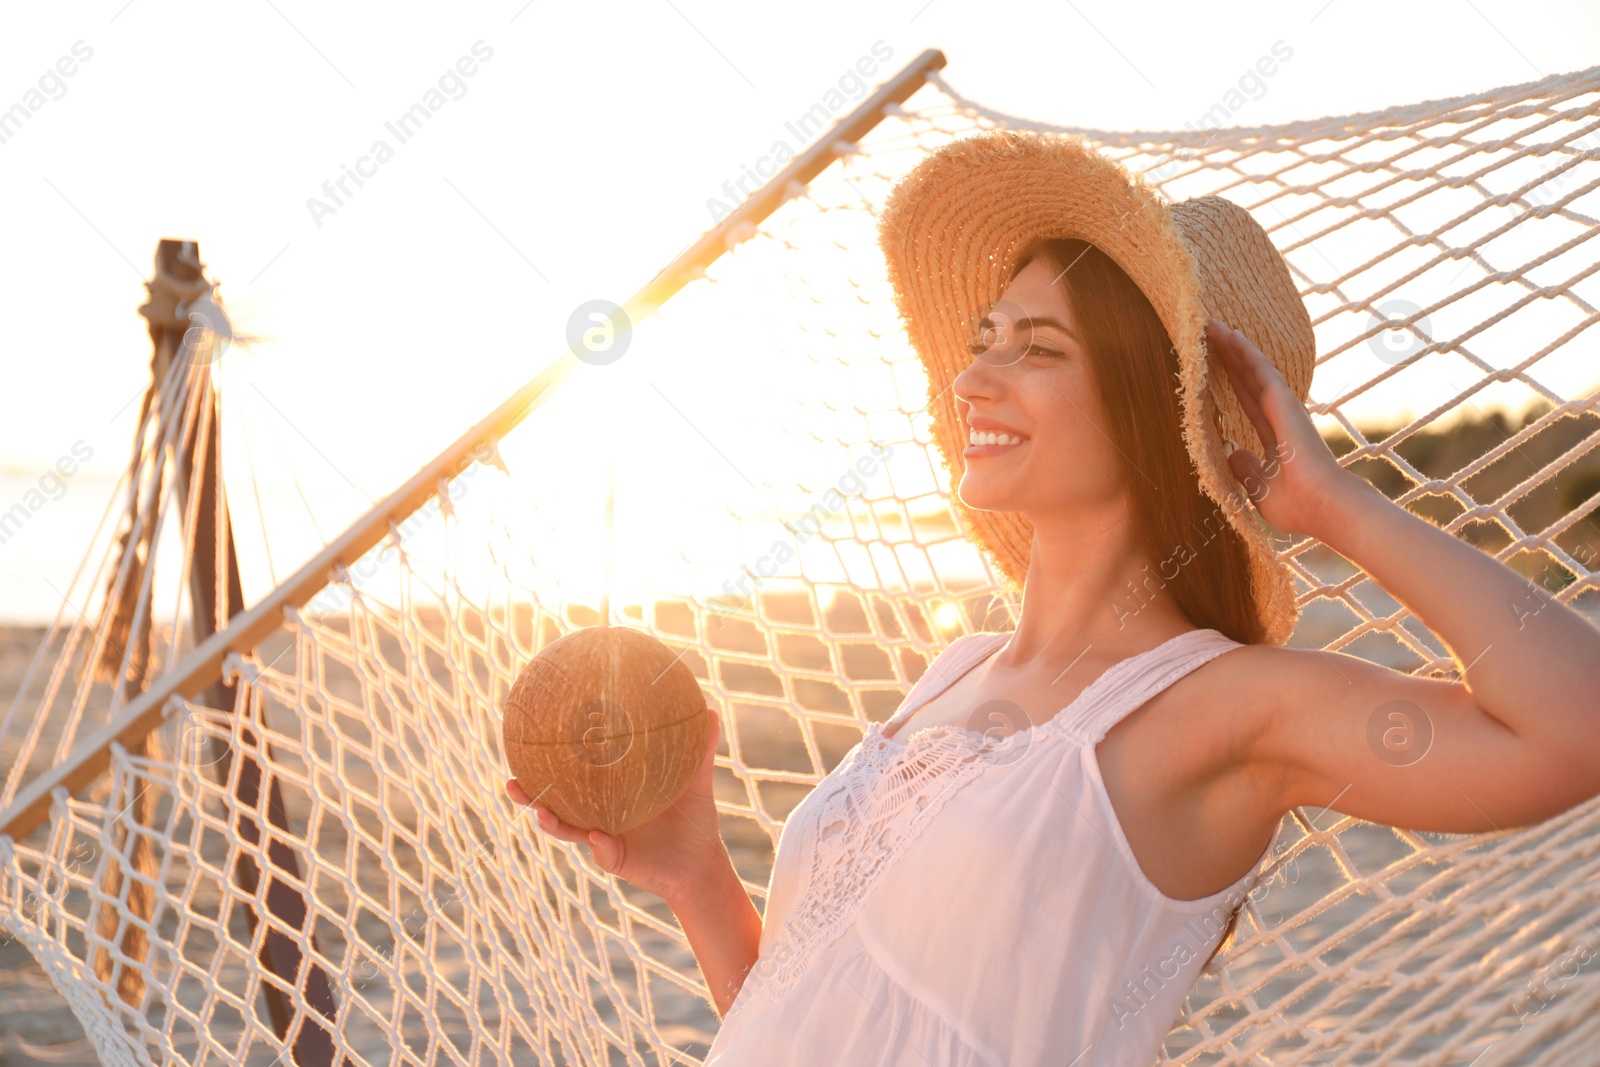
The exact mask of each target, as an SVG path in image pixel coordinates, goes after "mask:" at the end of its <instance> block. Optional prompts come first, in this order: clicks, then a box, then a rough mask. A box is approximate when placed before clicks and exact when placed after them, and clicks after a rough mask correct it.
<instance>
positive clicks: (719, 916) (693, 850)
mask: <svg viewBox="0 0 1600 1067" xmlns="http://www.w3.org/2000/svg"><path fill="white" fill-rule="evenodd" d="M706 715H707V716H709V717H710V730H709V731H708V733H709V735H710V737H709V739H708V741H707V744H706V752H705V760H704V761H703V762H702V763H701V764H700V767H699V769H698V770H697V771H695V774H694V777H693V778H691V779H690V781H689V786H688V788H687V789H685V790H684V792H683V795H682V796H680V797H679V798H678V799H677V800H676V801H674V802H673V803H671V804H669V805H667V807H666V808H664V809H662V811H660V812H659V813H658V814H656V815H654V816H652V817H651V818H650V819H648V820H646V821H645V822H643V823H640V824H639V825H638V826H635V827H633V828H631V829H629V830H624V831H623V832H622V833H620V834H608V833H605V832H604V831H602V830H584V829H582V828H580V827H577V826H573V825H571V824H570V823H566V822H562V821H561V820H560V819H558V818H557V817H556V816H555V814H554V813H553V812H551V811H550V810H549V809H548V808H544V807H541V806H539V805H538V804H533V805H531V806H532V808H533V814H534V817H535V818H536V819H537V820H538V824H539V828H540V829H542V830H543V831H544V832H545V833H547V834H550V835H551V836H552V837H556V838H560V839H561V840H563V841H573V842H579V843H582V844H586V845H588V846H589V851H590V855H592V856H593V857H594V861H595V862H596V863H597V864H599V865H600V868H601V869H602V870H604V871H606V872H608V873H610V874H613V875H615V876H616V877H618V878H621V879H622V880H624V881H626V882H628V883H630V884H632V885H635V886H638V887H639V888H640V889H643V890H645V891H647V892H650V893H654V894H656V895H657V896H659V897H660V898H661V899H662V900H664V901H666V903H667V906H668V907H669V908H671V909H672V912H673V914H674V915H676V916H677V917H678V923H679V925H681V926H682V927H683V932H684V936H685V937H687V938H688V940H689V948H690V949H691V950H692V951H693V952H694V955H695V959H696V960H697V961H698V962H699V964H700V971H701V973H702V974H703V975H704V976H705V980H706V985H707V987H708V988H709V989H710V990H711V994H712V997H713V999H714V1000H715V1003H716V1009H717V1014H718V1016H719V1017H721V1016H725V1015H727V1013H728V1009H729V1008H730V1007H732V1005H733V1000H734V998H735V997H736V996H738V994H739V989H740V988H741V987H742V986H743V984H744V979H745V976H746V975H747V974H748V973H749V971H750V968H751V967H752V966H754V965H755V961H756V957H757V955H758V953H759V951H760V943H761V916H760V914H759V913H758V912H757V911H756V908H755V904H754V903H752V902H751V900H750V895H749V893H747V892H746V891H745V888H744V883H743V882H742V881H741V880H740V878H739V875H738V872H737V871H736V870H735V869H734V866H733V860H732V858H731V857H729V855H728V850H727V848H726V846H725V845H724V844H723V842H722V832H721V830H720V829H719V827H718V825H717V807H716V803H715V801H714V798H713V795H712V786H711V775H712V770H713V767H714V764H715V761H716V754H717V738H718V736H719V734H720V733H721V725H722V721H721V719H720V718H719V717H718V715H717V713H716V711H715V710H714V709H712V708H709V707H708V708H706ZM506 793H507V795H508V796H510V797H511V799H512V800H513V801H515V802H516V803H518V804H524V805H526V804H529V800H528V794H527V793H526V792H524V791H523V789H522V787H521V786H519V785H518V784H517V780H516V779H515V778H511V779H509V780H507V782H506Z"/></svg>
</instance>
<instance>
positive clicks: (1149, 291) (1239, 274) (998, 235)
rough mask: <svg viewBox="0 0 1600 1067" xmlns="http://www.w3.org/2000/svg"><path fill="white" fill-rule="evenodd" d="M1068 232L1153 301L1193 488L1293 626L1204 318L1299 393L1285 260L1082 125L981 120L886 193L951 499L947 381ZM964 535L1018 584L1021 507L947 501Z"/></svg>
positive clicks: (1302, 335) (957, 469)
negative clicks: (1163, 188) (979, 128)
mask: <svg viewBox="0 0 1600 1067" xmlns="http://www.w3.org/2000/svg"><path fill="white" fill-rule="evenodd" d="M1057 237H1076V238H1080V239H1082V240H1085V241H1088V242H1089V243H1090V244H1092V245H1094V246H1095V247H1097V248H1099V249H1100V250H1101V251H1103V252H1105V253H1106V254H1107V255H1109V256H1110V257H1111V258H1112V259H1113V260H1114V261H1116V263H1117V265H1118V266H1119V267H1121V268H1122V270H1123V271H1124V272H1126V273H1127V275H1128V277H1129V278H1130V279H1132V281H1133V282H1134V284H1135V285H1137V286H1138V287H1139V289H1140V290H1141V291H1142V292H1143V293H1144V295H1145V297H1146V299H1148V300H1149V301H1150V305H1151V306H1152V307H1153V308H1154V309H1155V312H1156V314H1157V316H1158V317H1159V318H1160V320H1161V323H1162V325H1163V326H1165V327H1166V332H1167V336H1168V337H1169V338H1170V339H1171V340H1172V342H1173V347H1174V348H1176V349H1177V354H1178V366H1179V382H1178V384H1177V386H1176V391H1177V392H1178V394H1179V397H1180V401H1181V408H1182V414H1183V427H1182V429H1183V441H1184V445H1185V446H1186V447H1187V448H1188V451H1189V458H1190V460H1191V462H1192V464H1193V467H1194V470H1195V474H1196V477H1197V478H1198V479H1199V484H1200V489H1201V490H1202V491H1203V492H1204V493H1205V495H1206V496H1208V497H1210V498H1211V499H1212V500H1213V501H1215V502H1216V503H1217V505H1218V510H1219V512H1220V513H1221V514H1222V515H1223V516H1225V518H1226V521H1227V523H1228V524H1229V525H1230V526H1231V527H1232V528H1233V529H1234V530H1235V531H1237V533H1238V534H1239V536H1240V538H1241V539H1242V540H1243V542H1244V544H1245V547H1246V549H1247V551H1248V554H1249V559H1250V585H1251V589H1252V591H1253V593H1254V595H1255V598H1256V602H1257V604H1258V605H1259V610H1260V616H1261V620H1262V623H1263V625H1264V628H1265V631H1266V639H1267V641H1268V642H1270V643H1271V644H1275V645H1282V644H1284V643H1285V642H1287V641H1288V639H1289V635H1290V633H1291V632H1292V630H1293V629H1294V623H1295V619H1296V617H1297V615H1298V610H1297V608H1296V606H1295V588H1294V578H1293V575H1292V574H1291V573H1290V571H1289V569H1288V567H1287V565H1286V564H1283V563H1280V562H1278V560H1277V557H1276V552H1275V550H1274V548H1273V545H1272V541H1271V533H1272V530H1271V527H1269V526H1268V525H1267V524H1266V522H1265V521H1264V520H1263V519H1262V518H1261V516H1260V515H1259V514H1258V513H1257V512H1256V510H1255V508H1254V506H1253V505H1251V504H1250V503H1249V498H1248V494H1247V493H1246V492H1245V491H1244V489H1243V487H1242V486H1241V485H1240V483H1239V481H1238V479H1236V478H1235V477H1234V475H1233V472H1232V471H1231V470H1230V469H1229V467H1228V464H1227V458H1226V457H1227V451H1226V450H1225V448H1224V441H1227V442H1229V443H1230V444H1231V445H1232V446H1233V447H1237V448H1245V449H1249V450H1251V451H1253V452H1255V454H1256V455H1257V456H1259V457H1261V459H1262V461H1263V462H1270V461H1271V459H1272V457H1271V456H1270V455H1269V454H1268V452H1267V449H1266V448H1265V447H1264V446H1263V445H1262V443H1261V439H1260V438H1259V436H1258V435H1257V434H1256V431H1255V427H1254V426H1253V425H1252V424H1251V422H1250V420H1249V418H1248V417H1247V416H1246V415H1245V413H1244V410H1243V409H1242V408H1241V407H1240V406H1239V402H1238V400H1237V398H1235V396H1234V394H1233V386H1232V383H1231V382H1230V381H1229V378H1228V374H1227V371H1226V370H1225V369H1224V368H1223V366H1222V365H1221V364H1220V362H1216V361H1214V360H1212V358H1211V357H1210V354H1209V352H1208V348H1207V345H1206V338H1205V324H1206V320H1207V319H1208V318H1211V317H1215V318H1218V319H1221V320H1222V321H1223V322H1224V323H1226V324H1227V325H1229V326H1232V327H1233V328H1235V329H1237V330H1239V331H1240V332H1242V333H1243V334H1244V335H1245V336H1246V337H1248V338H1249V339H1250V340H1251V341H1252V342H1254V343H1255V345H1256V347H1258V348H1259V349H1261V351H1262V352H1264V353H1265V354H1266V355H1267V357H1268V358H1269V359H1271V360H1272V362H1273V363H1274V364H1276V365H1277V368H1278V370H1279V371H1280V372H1281V373H1282V374H1283V377H1284V380H1285V381H1287V382H1288V383H1289V387H1290V389H1292V390H1293V391H1294V394H1295V395H1296V396H1298V397H1299V398H1300V400H1301V401H1302V402H1304V401H1305V399H1306V397H1307V395H1308V394H1309V392H1310V389H1311V372H1312V365H1313V363H1314V361H1315V357H1316V341H1315V339H1314V337H1313V335H1312V332H1311V318H1310V316H1309V315H1308V314H1307V312H1306V308H1305V304H1304V303H1303V302H1302V301H1301V299H1300V295H1299V293H1298V292H1297V291H1296V289H1295V287H1294V284H1293V282H1292V281H1291V280H1290V277H1289V269H1288V266H1287V265H1286V264H1285V263H1284V260H1283V257H1282V256H1281V255H1280V254H1279V253H1278V251H1277V249H1276V248H1274V247H1273V244H1272V241H1271V240H1270V239H1269V238H1268V237H1267V234H1266V231H1265V230H1263V229H1262V228H1261V226H1260V224H1259V223H1257V222H1256V221H1255V220H1254V219H1253V218H1251V216H1250V213H1249V212H1247V211H1246V210H1245V209H1244V208H1242V207H1240V206H1239V205H1237V204H1235V203H1233V202H1231V201H1228V200H1224V199H1223V198H1221V197H1218V196H1202V197H1196V198H1194V199H1190V200H1184V201H1182V202H1180V203H1177V204H1173V203H1170V202H1168V201H1167V200H1166V199H1165V198H1164V197H1163V196H1162V195H1161V194H1160V193H1159V192H1158V191H1157V190H1156V189H1155V188H1154V187H1153V186H1152V185H1150V184H1149V183H1148V182H1146V181H1145V180H1144V178H1143V177H1141V176H1139V175H1135V174H1131V173H1129V171H1128V170H1127V169H1126V168H1124V167H1123V166H1122V165H1121V164H1120V163H1118V162H1116V161H1115V160H1113V159H1110V158H1108V157H1106V156H1103V155H1101V154H1100V153H1099V152H1098V151H1097V150H1096V149H1095V148H1094V147H1093V146H1092V145H1091V144H1090V143H1089V142H1088V140H1087V139H1086V138H1084V137H1082V136H1080V135H1077V134H1049V133H1034V132H1030V131H1020V130H990V131H986V132H984V133H982V134H979V135H976V136H972V137H967V138H963V139H960V140H957V141H954V142H952V143H951V144H948V145H945V146H944V147H943V148H940V149H938V150H937V151H935V152H933V153H932V154H930V155H929V156H928V157H927V158H926V159H924V160H922V162H920V163H919V164H918V165H917V166H916V168H915V169H913V170H912V171H911V172H910V173H909V174H907V175H906V176H905V177H904V178H902V179H901V180H900V181H899V182H898V183H897V184H896V185H895V187H894V189H893V190H892V191H891V192H890V194H889V199H888V202H887V204H886V205H885V208H884V211H883V214H882V217H881V218H880V219H879V222H878V244H879V246H880V247H881V248H882V249H883V254H884V257H885V259H886V260H887V263H888V272H889V281H890V284H891V285H893V287H894V296H895V304H896V307H897V308H898V310H899V312H900V317H901V320H902V321H903V322H904V324H905V328H906V334H907V336H908V337H909V338H910V340H911V344H912V345H913V346H914V347H915V349H916V351H917V354H918V355H919V356H920V357H921V359H922V362H923V365H924V367H925V368H926V369H927V372H928V397H929V410H930V413H931V415H932V418H933V436H934V440H935V442H936V443H937V444H938V446H939V450H940V452H941V453H942V454H943V458H944V465H945V468H946V470H947V471H948V472H949V475H950V488H951V495H952V497H955V489H956V486H957V485H958V484H959V483H960V480H961V474H962V471H963V470H964V468H965V460H964V459H963V458H962V450H963V449H964V448H965V447H966V444H967V428H966V426H965V425H964V424H963V423H962V422H961V420H960V418H959V417H958V415H957V412H956V397H955V395H954V391H953V390H952V389H950V388H949V385H950V382H951V380H952V379H953V378H954V377H955V376H956V375H957V374H959V373H960V372H961V371H962V370H964V369H965V368H966V367H967V366H968V364H969V363H970V362H971V361H972V355H971V353H970V351H969V350H968V346H969V345H970V344H971V343H973V341H975V340H976V339H977V337H978V324H979V322H980V321H981V320H982V319H983V318H984V316H985V315H986V314H988V313H989V311H990V310H991V309H992V308H993V306H994V305H995V303H996V302H997V301H998V300H999V298H1000V295H1001V293H1002V292H1003V290H1004V288H1005V285H1006V281H1007V279H1008V277H1009V275H1010V274H1011V272H1012V269H1013V265H1014V264H1015V263H1016V261H1017V257H1018V255H1019V254H1020V253H1021V252H1022V250H1023V249H1024V248H1025V247H1026V246H1027V245H1028V244H1029V243H1031V242H1033V241H1034V240H1037V239H1040V238H1057ZM956 508H957V511H958V513H959V515H960V516H961V520H962V522H963V523H964V525H965V526H966V527H967V534H968V536H969V538H971V539H973V540H975V541H976V542H977V543H978V545H979V546H980V547H981V548H982V549H983V550H984V551H986V552H987V553H989V555H990V556H991V557H992V558H993V559H994V560H995V562H996V563H997V564H998V566H999V568H1000V570H1001V572H1002V573H1003V574H1004V575H1005V576H1006V577H1007V578H1008V579H1009V580H1010V581H1011V582H1012V583H1014V584H1015V585H1016V586H1018V587H1020V586H1021V584H1022V581H1023V578H1024V577H1025V576H1026V574H1027V570H1028V553H1029V548H1030V545H1031V543H1032V532H1033V531H1032V526H1031V524H1030V523H1029V522H1028V520H1027V519H1026V518H1025V517H1024V516H1023V515H1021V514H1020V513H1017V512H995V511H978V510H973V509H971V508H968V507H967V506H966V505H964V504H962V503H961V502H960V500H959V498H956Z"/></svg>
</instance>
